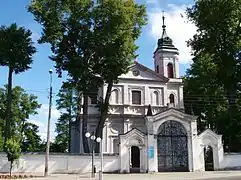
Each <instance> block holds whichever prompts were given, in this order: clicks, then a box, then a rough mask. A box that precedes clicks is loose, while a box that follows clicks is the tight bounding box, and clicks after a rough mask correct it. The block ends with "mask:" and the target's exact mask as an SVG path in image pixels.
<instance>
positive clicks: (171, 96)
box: [169, 94, 175, 104]
mask: <svg viewBox="0 0 241 180" xmlns="http://www.w3.org/2000/svg"><path fill="white" fill-rule="evenodd" d="M169 99H170V104H174V103H175V99H174V95H173V94H170V96H169Z"/></svg>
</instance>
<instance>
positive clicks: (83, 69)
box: [29, 0, 146, 152]
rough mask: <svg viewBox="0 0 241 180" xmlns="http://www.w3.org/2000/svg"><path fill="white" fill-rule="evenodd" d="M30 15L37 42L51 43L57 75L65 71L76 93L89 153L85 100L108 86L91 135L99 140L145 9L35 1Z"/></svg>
mask: <svg viewBox="0 0 241 180" xmlns="http://www.w3.org/2000/svg"><path fill="white" fill-rule="evenodd" d="M29 11H30V12H32V13H33V15H34V16H35V20H36V21H38V22H39V23H40V24H42V25H43V32H44V33H43V36H42V38H41V39H40V42H41V43H43V42H47V43H50V44H51V49H52V52H53V54H54V55H53V56H52V60H53V61H55V62H56V69H57V72H59V73H60V74H61V72H62V71H67V72H68V75H69V76H70V77H71V82H72V83H73V84H76V85H77V87H76V89H77V90H78V91H79V92H82V93H83V96H84V102H83V121H82V122H83V125H82V127H83V129H82V138H83V145H84V150H85V152H88V146H87V145H88V143H87V139H86V138H85V136H84V134H85V132H86V130H87V129H86V128H87V118H88V109H87V107H88V99H87V98H88V96H89V95H93V94H94V93H96V92H97V90H98V88H99V87H100V86H103V84H104V83H106V84H108V85H107V92H106V96H105V99H104V100H103V102H102V101H101V106H100V111H101V118H100V120H99V123H98V127H97V131H96V134H97V136H101V134H102V129H103V125H104V122H105V119H106V116H107V112H108V103H109V98H110V95H111V89H112V86H113V83H115V82H116V81H117V79H118V76H120V75H121V74H123V73H126V72H127V71H128V68H129V66H130V65H131V63H132V60H133V59H134V58H135V57H136V55H135V50H136V49H137V46H136V45H135V40H136V39H137V38H138V37H139V35H140V32H141V27H142V26H143V25H144V24H145V23H146V12H145V7H144V6H143V5H138V4H136V3H135V2H134V0H126V1H122V0H102V1H99V2H98V3H97V4H96V3H95V2H94V1H93V0H77V1H76V0H70V1H57V0H51V1H50V0H36V1H32V3H31V5H30V7H29Z"/></svg>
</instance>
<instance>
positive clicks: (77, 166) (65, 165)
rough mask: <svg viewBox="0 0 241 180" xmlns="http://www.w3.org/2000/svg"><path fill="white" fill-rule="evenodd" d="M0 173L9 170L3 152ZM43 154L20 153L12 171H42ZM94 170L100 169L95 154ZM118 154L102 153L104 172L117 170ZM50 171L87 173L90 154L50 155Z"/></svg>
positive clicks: (0, 158)
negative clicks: (108, 154)
mask: <svg viewBox="0 0 241 180" xmlns="http://www.w3.org/2000/svg"><path fill="white" fill-rule="evenodd" d="M0 162H1V163H0V173H3V172H9V162H8V161H7V157H6V155H5V154H0ZM44 164H45V156H44V154H35V155H22V156H21V158H20V159H19V161H18V163H16V164H15V165H14V167H13V172H26V173H28V172H31V174H38V175H42V174H43V173H44ZM95 165H96V171H97V172H98V171H99V170H100V157H99V156H95ZM119 169H120V168H119V156H117V155H116V156H115V155H111V156H107V155H104V172H116V171H119ZM49 172H50V173H88V172H91V156H78V155H66V154H56V155H50V159H49Z"/></svg>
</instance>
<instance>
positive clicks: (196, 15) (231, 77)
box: [187, 0, 241, 151]
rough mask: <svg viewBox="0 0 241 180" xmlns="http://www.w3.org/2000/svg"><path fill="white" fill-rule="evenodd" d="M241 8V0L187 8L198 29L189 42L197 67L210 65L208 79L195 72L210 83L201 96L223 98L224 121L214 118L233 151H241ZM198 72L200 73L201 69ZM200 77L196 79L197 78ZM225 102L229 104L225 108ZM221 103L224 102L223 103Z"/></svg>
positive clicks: (198, 3)
mask: <svg viewBox="0 0 241 180" xmlns="http://www.w3.org/2000/svg"><path fill="white" fill-rule="evenodd" d="M240 7H241V1H239V0H222V1H218V0H214V1H212V0H201V1H195V3H194V5H193V6H192V7H191V8H188V9H187V15H188V18H189V20H190V21H191V22H193V23H194V24H195V25H196V26H197V33H196V35H195V36H194V37H193V38H192V39H191V40H190V41H189V43H188V44H189V46H191V47H192V49H193V55H194V56H195V59H194V64H196V66H198V63H201V62H202V63H203V64H205V63H206V62H207V65H208V66H209V67H206V68H205V72H206V73H207V75H206V78H207V79H206V78H205V76H201V75H200V74H201V72H200V71H199V72H195V73H196V74H197V77H199V76H200V79H202V78H203V79H202V82H204V81H207V82H205V85H208V84H209V87H208V86H206V90H207V91H208V92H205V90H204V89H202V93H205V95H207V96H208V97H215V98H221V100H220V104H219V105H220V107H221V109H222V110H221V112H219V111H218V112H217V114H218V116H219V118H221V115H222V116H223V117H222V118H221V119H222V120H221V121H220V120H219V121H218V119H219V118H218V117H215V118H214V119H216V120H215V121H216V122H215V124H216V126H219V127H222V131H223V132H224V134H225V138H224V139H225V143H226V144H227V145H228V146H229V150H232V151H237V150H238V149H240V148H241V142H240V140H239V139H240V134H241V132H240V130H239V129H240V127H241V123H240V122H241V121H240V118H239V116H240V104H239V102H238V99H239V96H240V95H239V94H238V91H237V90H238V89H239V88H240V87H239V86H238V84H239V82H240V77H241V73H240V69H241V68H240V65H241V63H240V60H241V59H240V58H241V54H240V46H241V26H240V23H241V18H240V17H241V11H240ZM220 12H222V13H220ZM205 59H206V60H205ZM208 68H209V70H210V69H212V68H214V69H212V70H213V72H210V71H208ZM196 69H199V70H201V68H196ZM194 71H196V70H194V68H193V72H191V74H193V73H194ZM212 75H215V76H212ZM197 77H195V76H194V79H195V78H197ZM208 78H209V79H208ZM212 81H213V82H212ZM189 84H190V83H189ZM201 86H202V85H201ZM220 91H221V93H220ZM224 97H225V98H224ZM225 99H226V100H227V102H228V104H227V106H226V107H225V105H226V103H225V102H224V101H225ZM217 101H218V100H216V102H217ZM222 102H224V103H223V104H222ZM217 108H218V107H217ZM225 108H227V111H225ZM211 109H212V110H209V113H212V112H213V110H215V108H211ZM218 124H219V125H218ZM224 126H225V128H224Z"/></svg>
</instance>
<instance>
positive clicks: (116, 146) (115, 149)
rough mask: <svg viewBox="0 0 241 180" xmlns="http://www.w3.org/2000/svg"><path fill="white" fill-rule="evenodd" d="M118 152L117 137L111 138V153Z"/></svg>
mask: <svg viewBox="0 0 241 180" xmlns="http://www.w3.org/2000/svg"><path fill="white" fill-rule="evenodd" d="M118 152H119V139H113V153H118Z"/></svg>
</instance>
